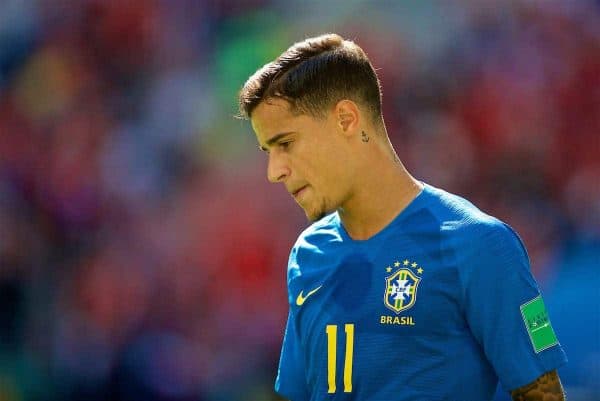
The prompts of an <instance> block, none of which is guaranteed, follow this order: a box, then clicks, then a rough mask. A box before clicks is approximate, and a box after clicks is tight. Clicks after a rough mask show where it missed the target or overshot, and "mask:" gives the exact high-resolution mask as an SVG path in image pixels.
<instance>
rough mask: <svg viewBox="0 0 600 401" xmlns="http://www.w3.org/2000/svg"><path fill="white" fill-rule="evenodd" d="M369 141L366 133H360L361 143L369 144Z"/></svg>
mask: <svg viewBox="0 0 600 401" xmlns="http://www.w3.org/2000/svg"><path fill="white" fill-rule="evenodd" d="M369 139H370V138H369V135H367V133H366V132H365V131H362V141H363V142H364V143H367V142H369Z"/></svg>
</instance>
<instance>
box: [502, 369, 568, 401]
mask: <svg viewBox="0 0 600 401" xmlns="http://www.w3.org/2000/svg"><path fill="white" fill-rule="evenodd" d="M510 395H511V397H512V399H513V401H564V400H566V396H565V391H564V390H563V387H562V384H561V383H560V379H559V377H558V373H556V370H553V371H551V372H546V373H544V374H543V375H541V376H540V377H538V378H537V379H536V380H535V381H534V382H532V383H529V384H526V385H524V386H523V387H519V388H518V389H516V390H513V391H511V392H510Z"/></svg>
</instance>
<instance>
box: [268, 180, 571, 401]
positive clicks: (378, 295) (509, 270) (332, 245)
mask: <svg viewBox="0 0 600 401" xmlns="http://www.w3.org/2000/svg"><path fill="white" fill-rule="evenodd" d="M287 284H288V295H289V296H288V300H289V304H290V306H289V315H288V321H287V326H286V330H285V336H284V340H283V346H282V351H281V357H280V362H279V369H278V374H277V379H276V381H275V390H276V391H277V392H278V393H279V394H281V395H282V396H283V397H285V398H287V399H289V400H292V401H308V400H311V401H316V400H369V401H390V400H397V401H408V400H415V401H416V400H419V401H424V400H426V401H436V400H460V401H484V400H491V399H492V398H493V396H494V393H495V390H496V387H497V384H498V381H499V382H500V383H501V384H502V386H503V388H504V389H506V390H507V391H509V390H512V389H515V388H518V387H521V386H523V385H525V384H528V383H530V382H532V381H534V380H535V379H536V378H537V377H539V376H540V375H541V374H543V373H544V372H547V371H550V370H553V369H556V368H557V367H559V366H561V365H562V364H564V363H565V362H566V356H565V353H564V351H563V349H562V347H561V346H560V344H559V343H558V341H557V340H556V337H555V336H554V332H553V331H552V327H551V325H550V321H549V320H548V319H547V315H543V314H541V313H540V312H539V308H543V301H541V299H537V297H539V296H540V290H539V288H538V286H537V283H536V282H535V280H534V278H533V276H532V274H531V272H530V268H529V261H528V256H527V253H526V251H525V248H524V246H523V244H522V242H521V240H520V239H519V237H518V236H517V235H516V233H515V232H514V231H513V230H512V229H511V228H510V227H509V226H508V225H506V224H504V223H502V222H501V221H499V220H498V219H496V218H494V217H491V216H489V215H487V214H485V213H483V212H481V211H480V210H479V209H477V208H476V207H475V206H473V205H472V204H471V203H469V202H468V201H467V200H465V199H463V198H460V197H458V196H455V195H452V194H449V193H447V192H445V191H443V190H440V189H438V188H435V187H433V186H430V185H427V184H424V189H423V190H422V191H421V193H420V194H419V195H418V196H417V197H416V198H415V199H414V200H413V201H412V202H411V203H410V204H409V205H408V206H407V207H406V208H405V209H404V210H403V211H402V212H401V213H400V214H399V215H398V216H397V217H396V218H395V219H394V220H393V221H392V222H391V223H390V224H389V225H387V226H386V227H385V228H384V229H383V230H382V231H380V232H379V233H377V234H376V235H374V236H373V237H371V238H369V239H368V240H364V241H358V240H353V239H351V238H350V237H349V236H348V234H347V233H346V231H345V229H344V228H343V226H342V224H341V222H340V218H339V216H338V214H337V213H332V214H330V215H328V216H326V217H324V218H323V219H321V220H319V221H318V222H316V223H314V224H312V225H311V226H310V227H309V228H308V229H306V230H305V231H304V232H303V233H302V234H301V235H300V237H299V238H298V240H297V242H296V244H295V245H294V247H293V249H292V251H291V254H290V258H289V263H288V272H287ZM534 300H535V301H534ZM529 302H534V305H538V306H539V308H538V311H537V312H536V313H537V315H536V316H525V315H524V314H523V305H528V303H529ZM540 304H541V305H540ZM540 317H541V319H542V320H541V321H539V323H540V325H539V327H536V325H537V321H536V318H538V320H539V318H540ZM528 319H529V320H528ZM532 322H533V323H532ZM530 323H531V324H532V326H530V327H529V329H528V324H530ZM532 327H533V328H532ZM536 328H540V330H541V331H539V333H544V332H545V333H546V337H545V339H544V338H542V341H540V340H538V339H536V337H534V336H533V335H532V330H533V331H535V330H536ZM539 333H538V334H539ZM533 334H535V333H533ZM554 340H556V341H554ZM534 342H536V343H535V344H534Z"/></svg>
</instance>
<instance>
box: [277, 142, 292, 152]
mask: <svg viewBox="0 0 600 401" xmlns="http://www.w3.org/2000/svg"><path fill="white" fill-rule="evenodd" d="M292 142H293V141H285V142H279V144H278V145H279V148H280V149H283V150H287V149H289V147H290V146H291V145H292Z"/></svg>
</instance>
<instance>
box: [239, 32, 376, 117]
mask: <svg viewBox="0 0 600 401" xmlns="http://www.w3.org/2000/svg"><path fill="white" fill-rule="evenodd" d="M270 98H281V99H284V100H286V101H288V102H289V103H290V105H291V110H292V112H294V113H299V114H303V113H306V114H310V115H312V116H314V117H323V116H324V115H325V110H327V108H329V107H331V106H333V105H334V104H335V103H336V102H338V101H340V100H342V99H350V100H353V101H356V102H358V103H360V104H362V105H363V106H366V107H368V108H369V109H370V111H371V112H372V116H373V119H374V120H376V119H377V118H379V117H381V86H380V83H379V79H378V78H377V74H376V73H375V69H374V68H373V65H372V64H371V62H370V61H369V58H368V57H367V55H366V54H365V52H364V51H363V50H362V49H361V48H360V47H359V46H358V45H356V44H355V43H354V42H352V41H349V40H344V39H343V38H342V37H341V36H339V35H336V34H333V33H329V34H325V35H321V36H317V37H313V38H308V39H306V40H304V41H302V42H298V43H295V44H293V45H292V46H291V47H290V48H289V49H287V50H286V51H285V52H283V53H282V54H281V55H280V56H279V57H277V59H275V60H274V61H272V62H270V63H268V64H265V65H264V66H263V67H262V68H260V69H259V70H258V71H256V72H255V73H254V74H253V75H252V76H251V77H250V78H249V79H248V81H246V83H245V84H244V86H243V88H242V89H241V91H240V93H239V108H240V116H241V117H242V118H250V117H251V116H252V112H253V111H254V109H255V108H256V107H257V106H258V105H259V104H260V103H261V102H262V101H264V100H268V99H270Z"/></svg>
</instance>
